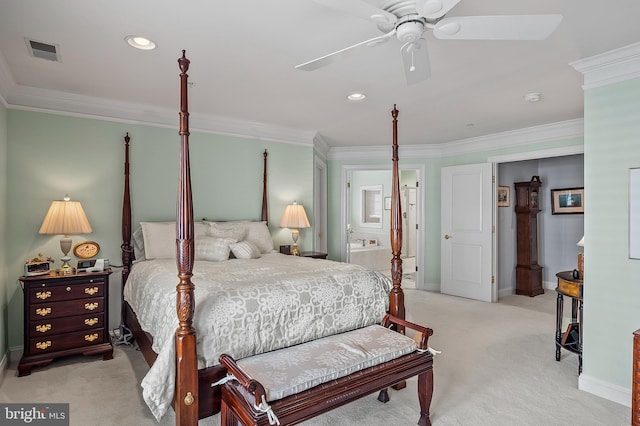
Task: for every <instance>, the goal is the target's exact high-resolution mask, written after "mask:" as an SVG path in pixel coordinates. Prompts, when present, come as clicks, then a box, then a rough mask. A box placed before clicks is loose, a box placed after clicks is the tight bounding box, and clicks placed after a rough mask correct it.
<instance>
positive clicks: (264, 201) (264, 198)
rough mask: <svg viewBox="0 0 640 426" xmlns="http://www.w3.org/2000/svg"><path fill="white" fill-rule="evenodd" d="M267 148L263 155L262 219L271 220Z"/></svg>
mask: <svg viewBox="0 0 640 426" xmlns="http://www.w3.org/2000/svg"><path fill="white" fill-rule="evenodd" d="M267 155H269V154H267V150H266V149H265V150H264V153H263V154H262V156H263V157H264V162H263V164H262V215H261V217H260V220H264V221H266V222H268V221H269V210H268V208H267Z"/></svg>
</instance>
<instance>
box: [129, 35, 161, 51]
mask: <svg viewBox="0 0 640 426" xmlns="http://www.w3.org/2000/svg"><path fill="white" fill-rule="evenodd" d="M124 41H126V42H127V44H128V45H129V46H131V47H135V48H136V49H140V50H153V49H155V48H156V43H155V42H154V41H153V40H151V39H150V38H147V37H143V36H138V35H128V36H126V37H125V38H124Z"/></svg>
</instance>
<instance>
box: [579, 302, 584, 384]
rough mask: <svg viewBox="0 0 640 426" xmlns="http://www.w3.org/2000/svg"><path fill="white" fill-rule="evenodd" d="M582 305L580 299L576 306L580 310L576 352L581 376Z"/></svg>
mask: <svg viewBox="0 0 640 426" xmlns="http://www.w3.org/2000/svg"><path fill="white" fill-rule="evenodd" d="M583 305H584V302H583V301H582V299H580V301H579V302H578V306H579V310H580V320H579V321H580V322H579V325H578V331H579V333H578V335H579V336H580V337H579V341H578V351H580V352H579V353H578V374H582V307H583Z"/></svg>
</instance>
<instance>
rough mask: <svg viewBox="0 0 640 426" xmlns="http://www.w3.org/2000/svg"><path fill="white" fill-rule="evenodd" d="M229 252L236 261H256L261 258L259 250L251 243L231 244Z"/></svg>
mask: <svg viewBox="0 0 640 426" xmlns="http://www.w3.org/2000/svg"><path fill="white" fill-rule="evenodd" d="M231 252H232V253H233V255H234V256H235V257H237V258H238V259H257V258H259V257H260V256H262V255H261V253H260V249H259V248H258V247H256V245H255V244H253V243H252V242H251V241H240V242H238V243H233V244H231Z"/></svg>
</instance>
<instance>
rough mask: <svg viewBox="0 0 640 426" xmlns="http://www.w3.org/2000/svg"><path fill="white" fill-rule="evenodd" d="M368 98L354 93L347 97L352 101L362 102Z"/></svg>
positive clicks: (359, 93) (362, 94)
mask: <svg viewBox="0 0 640 426" xmlns="http://www.w3.org/2000/svg"><path fill="white" fill-rule="evenodd" d="M366 97H367V95H365V94H364V93H361V92H353V93H349V94H348V95H347V99H349V100H350V101H362V100H364V98H366Z"/></svg>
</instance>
